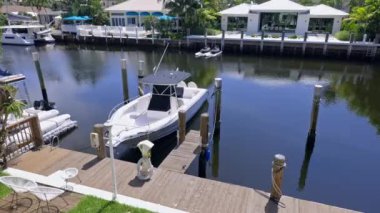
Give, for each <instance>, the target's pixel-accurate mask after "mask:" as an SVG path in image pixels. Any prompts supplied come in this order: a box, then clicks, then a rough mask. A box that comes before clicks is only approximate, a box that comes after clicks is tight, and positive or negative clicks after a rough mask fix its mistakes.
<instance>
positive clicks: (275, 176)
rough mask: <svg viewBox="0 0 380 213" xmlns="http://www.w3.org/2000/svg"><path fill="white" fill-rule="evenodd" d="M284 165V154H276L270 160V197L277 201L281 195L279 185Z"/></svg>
mask: <svg viewBox="0 0 380 213" xmlns="http://www.w3.org/2000/svg"><path fill="white" fill-rule="evenodd" d="M285 166H286V163H285V156H284V155H281V154H276V155H275V156H274V159H273V162H272V189H271V193H270V199H271V200H273V201H275V202H279V201H280V199H281V196H282V191H281V186H282V178H283V176H284V168H285Z"/></svg>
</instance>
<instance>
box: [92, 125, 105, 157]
mask: <svg viewBox="0 0 380 213" xmlns="http://www.w3.org/2000/svg"><path fill="white" fill-rule="evenodd" d="M104 128H105V127H104V124H95V125H94V129H93V133H96V134H97V136H98V144H96V146H95V147H94V148H96V155H97V156H98V159H99V160H101V159H104V158H106V157H107V154H106V143H105V141H104Z"/></svg>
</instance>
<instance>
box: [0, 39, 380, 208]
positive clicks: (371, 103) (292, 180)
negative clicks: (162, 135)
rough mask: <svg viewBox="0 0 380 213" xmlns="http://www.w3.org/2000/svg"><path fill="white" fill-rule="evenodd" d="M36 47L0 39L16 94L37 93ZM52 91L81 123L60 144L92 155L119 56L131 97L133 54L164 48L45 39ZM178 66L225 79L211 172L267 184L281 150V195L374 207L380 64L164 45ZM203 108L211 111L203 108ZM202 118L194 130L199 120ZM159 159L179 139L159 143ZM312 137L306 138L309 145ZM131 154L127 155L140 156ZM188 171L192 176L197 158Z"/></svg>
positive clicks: (203, 78) (153, 59)
mask: <svg viewBox="0 0 380 213" xmlns="http://www.w3.org/2000/svg"><path fill="white" fill-rule="evenodd" d="M34 50H36V49H35V48H34V47H29V48H25V47H12V46H4V47H3V51H2V56H1V60H0V64H1V66H2V67H5V68H7V69H8V70H10V71H12V72H14V73H23V74H25V75H26V76H27V80H26V84H25V85H23V84H20V85H19V87H20V96H22V97H23V98H28V97H29V98H30V99H31V100H36V99H41V93H40V89H39V84H38V80H37V75H36V72H35V68H34V64H33V61H32V57H31V52H32V51H34ZM38 51H39V52H40V56H41V66H42V70H43V72H44V75H45V83H46V87H47V89H48V95H49V98H50V99H51V100H52V101H54V102H56V106H57V108H58V109H59V110H60V111H61V112H62V113H69V114H71V116H72V118H73V119H74V120H77V121H78V122H79V128H78V129H76V130H75V131H73V132H72V133H71V134H70V135H68V136H67V137H65V138H64V139H63V141H62V143H61V146H62V147H64V148H69V149H73V150H77V151H82V152H90V153H93V152H94V150H92V149H91V147H90V143H89V132H90V131H91V130H92V127H93V125H94V124H95V123H103V122H104V121H105V120H106V119H107V116H108V113H109V111H110V110H111V109H112V108H113V106H114V105H116V104H117V103H120V102H121V100H122V87H121V86H122V85H121V73H120V59H121V58H126V59H127V60H128V73H129V79H128V82H129V85H130V93H131V94H130V96H131V97H133V96H136V95H137V77H136V76H137V69H138V66H139V64H138V61H139V60H143V61H145V64H144V70H145V72H146V73H149V72H151V70H152V69H153V67H154V66H155V65H156V64H157V63H158V61H159V59H160V57H161V52H162V49H159V50H149V49H148V50H144V49H143V48H142V49H140V50H138V49H124V50H121V49H108V50H106V48H97V47H86V46H82V47H78V46H68V47H65V46H47V47H41V48H39V49H38ZM177 67H179V68H180V69H181V70H186V71H188V72H190V73H192V80H193V81H195V82H196V83H197V84H198V85H199V86H202V87H208V86H210V85H212V83H213V80H214V78H215V77H217V76H220V77H222V78H223V98H222V125H221V130H220V140H219V139H218V138H219V137H218V136H217V137H216V138H215V142H214V143H213V144H211V146H210V148H211V153H212V156H211V160H210V161H209V162H208V163H207V166H206V168H207V178H211V179H217V180H220V181H224V182H229V183H234V184H239V185H243V186H248V187H253V188H256V189H261V190H265V191H269V190H270V181H271V179H270V176H271V173H270V169H271V161H272V158H273V156H274V154H276V153H282V154H284V155H285V156H286V158H287V167H286V169H285V176H284V183H283V191H284V193H285V194H286V195H289V196H294V197H297V198H302V199H307V200H313V201H317V202H322V203H326V204H332V205H337V206H340V207H346V208H351V209H355V210H361V211H366V212H376V211H377V209H378V207H377V205H376V203H377V202H378V198H379V192H380V184H379V181H378V179H379V177H380V169H379V162H380V136H379V133H380V66H379V64H365V63H358V62H349V61H330V60H327V61H326V60H322V59H317V60H311V59H302V58H279V57H276V58H270V57H265V58H264V57H258V56H254V55H251V56H243V57H239V56H232V55H223V57H222V58H219V59H212V60H203V59H195V58H194V57H193V54H191V53H186V52H174V51H170V52H168V53H167V56H166V57H165V58H164V60H163V62H162V64H161V70H168V69H171V70H174V69H176V68H177ZM316 83H320V84H323V85H325V87H326V88H328V90H326V92H325V93H324V95H323V98H322V101H321V107H320V112H319V120H318V127H317V136H316V141H315V144H314V147H313V146H312V145H311V146H308V147H309V148H308V149H306V144H307V133H308V128H309V122H310V111H311V106H312V95H313V85H314V84H316ZM203 110H207V106H205V107H204V109H203ZM198 122H199V119H196V120H195V121H194V125H193V126H192V128H197V126H198ZM160 144H161V145H157V148H156V149H155V150H154V152H153V156H156V157H155V158H157V159H155V160H154V161H155V164H158V163H159V162H160V161H161V160H162V158H163V157H162V156H165V154H167V153H168V152H170V149H171V148H172V147H173V146H174V145H175V138H173V137H168V138H167V139H165V140H162V141H160ZM309 145H310V144H309ZM137 156H138V155H137V154H136V152H135V151H131V156H125V159H128V160H133V161H136V159H137ZM188 172H189V174H192V175H198V161H194V162H193V164H192V165H191V167H190V169H189V171H188Z"/></svg>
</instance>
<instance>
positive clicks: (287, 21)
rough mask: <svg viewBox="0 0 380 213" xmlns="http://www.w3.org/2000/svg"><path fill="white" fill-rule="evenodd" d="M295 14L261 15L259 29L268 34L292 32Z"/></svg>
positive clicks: (294, 25)
mask: <svg viewBox="0 0 380 213" xmlns="http://www.w3.org/2000/svg"><path fill="white" fill-rule="evenodd" d="M297 18H298V15H297V13H261V15H260V29H261V30H264V31H269V32H282V31H284V32H294V31H295V30H296V27H297Z"/></svg>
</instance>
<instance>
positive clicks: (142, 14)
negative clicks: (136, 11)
mask: <svg viewBox="0 0 380 213" xmlns="http://www.w3.org/2000/svg"><path fill="white" fill-rule="evenodd" d="M140 16H150V13H148V12H141V13H140Z"/></svg>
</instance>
